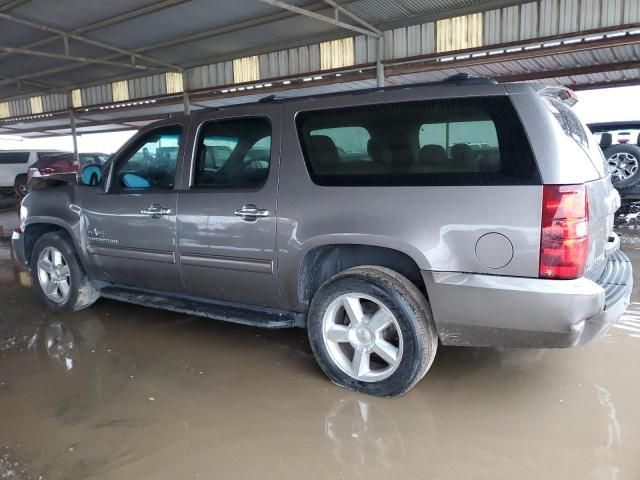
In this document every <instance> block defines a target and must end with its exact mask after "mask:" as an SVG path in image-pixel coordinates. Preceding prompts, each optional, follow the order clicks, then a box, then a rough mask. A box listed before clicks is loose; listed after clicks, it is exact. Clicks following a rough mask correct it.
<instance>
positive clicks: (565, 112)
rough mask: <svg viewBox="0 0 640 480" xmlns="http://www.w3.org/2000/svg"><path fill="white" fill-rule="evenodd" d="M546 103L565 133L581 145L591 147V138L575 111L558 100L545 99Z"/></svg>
mask: <svg viewBox="0 0 640 480" xmlns="http://www.w3.org/2000/svg"><path fill="white" fill-rule="evenodd" d="M544 101H545V103H546V105H547V108H548V109H549V110H550V111H551V113H552V114H553V116H554V118H555V119H556V121H557V122H558V123H559V124H560V127H562V130H563V131H564V133H566V134H567V135H568V136H569V137H571V138H573V139H574V140H575V141H576V142H578V143H579V144H580V145H583V146H584V147H587V146H588V145H589V137H588V136H587V132H586V131H585V129H584V127H583V126H582V122H581V121H580V119H579V118H578V116H577V115H576V114H575V113H574V112H573V110H571V108H570V107H569V106H567V105H565V104H564V103H562V102H561V101H560V100H558V99H556V98H552V97H544Z"/></svg>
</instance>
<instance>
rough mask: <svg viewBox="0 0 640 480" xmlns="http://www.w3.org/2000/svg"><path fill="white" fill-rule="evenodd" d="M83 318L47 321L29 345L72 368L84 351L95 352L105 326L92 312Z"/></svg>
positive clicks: (62, 364) (62, 366) (56, 364)
mask: <svg viewBox="0 0 640 480" xmlns="http://www.w3.org/2000/svg"><path fill="white" fill-rule="evenodd" d="M86 316H88V317H89V318H86V319H82V320H75V321H70V320H62V319H59V318H56V319H55V320H53V321H48V320H47V321H45V322H44V323H43V324H42V325H40V326H38V327H37V329H36V332H35V333H34V334H33V336H32V337H31V339H30V340H29V344H28V346H29V349H30V350H32V351H34V352H36V354H38V355H40V354H42V353H46V355H47V357H48V358H49V359H50V360H51V362H52V363H53V364H54V365H55V366H57V367H60V368H62V369H64V370H71V369H73V368H74V367H75V366H77V364H78V362H80V361H81V358H82V356H83V355H85V354H87V353H94V352H95V351H96V348H97V347H98V344H99V342H100V340H101V339H102V338H103V337H104V334H105V329H104V326H103V325H102V322H100V320H98V318H97V317H95V316H93V315H85V317H86Z"/></svg>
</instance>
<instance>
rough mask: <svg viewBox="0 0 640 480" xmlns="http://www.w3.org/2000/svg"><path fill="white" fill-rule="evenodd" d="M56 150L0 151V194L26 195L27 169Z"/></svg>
mask: <svg viewBox="0 0 640 480" xmlns="http://www.w3.org/2000/svg"><path fill="white" fill-rule="evenodd" d="M54 153H61V152H59V151H56V150H0V192H2V193H3V195H5V196H7V195H12V194H15V195H18V196H19V197H24V196H25V195H26V194H27V180H28V171H29V167H30V166H31V165H33V164H34V163H36V162H37V161H38V160H39V159H40V158H42V157H45V156H47V155H51V154H54Z"/></svg>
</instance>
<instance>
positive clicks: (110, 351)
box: [0, 242, 640, 480]
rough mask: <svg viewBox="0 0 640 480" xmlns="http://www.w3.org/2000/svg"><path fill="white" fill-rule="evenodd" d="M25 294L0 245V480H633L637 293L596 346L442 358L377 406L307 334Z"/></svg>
mask: <svg viewBox="0 0 640 480" xmlns="http://www.w3.org/2000/svg"><path fill="white" fill-rule="evenodd" d="M625 248H626V250H627V252H628V254H629V255H630V256H631V258H632V260H633V261H634V262H635V265H636V266H637V267H636V270H635V271H636V272H637V273H639V272H640V250H636V249H635V248H638V247H637V246H636V245H635V244H634V243H633V242H626V243H625ZM29 284H30V277H29V276H28V275H27V274H26V273H25V272H20V271H18V270H17V269H16V268H15V267H14V266H13V264H12V262H11V252H10V249H9V248H8V245H7V244H6V243H5V244H1V245H0V305H1V307H0V478H2V479H39V478H42V479H47V480H48V479H66V480H69V479H87V478H91V479H171V480H176V479H188V478H203V479H225V478H236V479H243V480H244V479H260V480H263V479H266V478H278V479H289V478H291V479H335V478H345V479H353V478H367V479H377V478H389V479H393V478H397V479H463V478H464V479H479V478H482V479H492V480H498V479H509V480H512V479H519V480H525V479H536V480H539V479H542V478H545V479H546V478H548V479H571V480H575V479H585V480H586V479H590V480H592V479H596V480H598V479H603V480H604V479H618V480H625V479H628V480H636V479H638V478H640V455H639V453H640V402H639V399H640V382H638V379H640V374H639V373H638V372H639V368H640V295H639V293H638V287H637V286H636V288H635V289H634V295H633V303H632V304H631V306H630V307H629V310H628V311H627V313H626V315H625V316H624V317H623V318H622V320H621V322H620V323H619V324H618V325H617V326H616V327H615V328H613V329H612V330H611V331H610V333H609V334H608V335H607V337H606V338H604V339H603V340H601V341H600V342H598V343H595V344H593V345H589V346H586V347H582V348H578V349H568V350H506V351H498V350H493V349H475V348H441V349H440V351H439V352H438V356H437V358H436V361H435V364H434V366H433V367H432V369H431V371H430V372H429V373H428V374H427V376H426V377H425V379H424V380H423V381H422V382H421V383H420V384H418V386H417V387H416V388H415V389H414V390H413V391H411V392H410V393H409V394H407V395H406V396H404V397H401V398H397V399H379V398H374V397H370V396H366V395H360V394H356V393H352V392H350V391H347V390H344V389H341V388H339V387H337V386H335V385H333V384H331V383H330V382H329V381H328V380H327V379H326V378H325V377H324V376H323V375H322V373H321V372H320V370H319V368H318V367H317V366H316V364H315V362H314V360H313V357H312V355H311V352H310V349H309V345H308V343H307V339H306V335H305V332H304V331H302V330H279V331H265V330H259V329H254V328H248V327H243V326H238V325H230V324H224V323H219V322H215V321H212V320H207V319H200V318H195V317H190V316H185V315H179V314H174V313H168V312H162V311H157V310H150V309H145V308H142V307H136V306H131V305H125V304H120V303H116V302H112V301H106V300H101V301H99V302H98V303H97V304H96V305H95V306H94V307H92V308H90V309H88V310H85V311H82V312H78V313H76V314H71V315H56V314H52V313H49V312H47V311H46V310H45V309H44V308H43V307H42V306H41V305H40V303H39V302H38V301H37V299H36V297H35V295H34V293H33V292H32V291H31V289H30V288H29ZM636 285H640V281H638V275H636Z"/></svg>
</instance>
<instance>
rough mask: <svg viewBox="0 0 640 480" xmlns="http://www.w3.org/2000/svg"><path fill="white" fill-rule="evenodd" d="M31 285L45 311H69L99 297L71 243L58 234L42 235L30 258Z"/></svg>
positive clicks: (91, 303)
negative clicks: (46, 309)
mask: <svg viewBox="0 0 640 480" xmlns="http://www.w3.org/2000/svg"><path fill="white" fill-rule="evenodd" d="M31 273H32V276H33V285H34V288H35V290H36V291H37V292H38V294H39V296H40V298H41V299H42V301H43V303H44V304H45V305H46V306H47V308H48V309H49V310H51V311H54V312H73V311H77V310H82V309H83V308H87V307H89V306H91V305H93V304H94V303H95V301H96V300H97V299H98V297H99V296H100V295H99V293H98V291H97V290H96V289H95V288H94V287H93V286H92V285H91V283H90V282H89V279H88V277H87V275H86V274H85V273H84V271H83V270H82V267H81V265H80V261H79V260H78V257H77V255H76V252H75V249H74V248H73V245H72V244H71V242H70V241H69V240H68V239H67V238H66V237H65V236H64V235H63V234H61V233H58V232H51V233H46V234H44V235H43V236H42V237H40V238H39V239H38V241H37V242H36V244H35V247H34V248H33V253H32V255H31Z"/></svg>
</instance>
